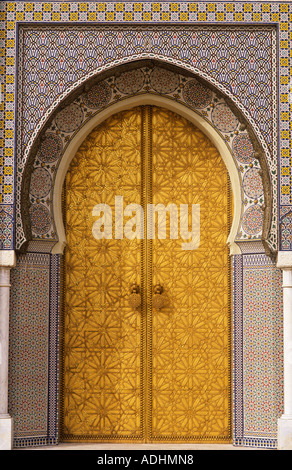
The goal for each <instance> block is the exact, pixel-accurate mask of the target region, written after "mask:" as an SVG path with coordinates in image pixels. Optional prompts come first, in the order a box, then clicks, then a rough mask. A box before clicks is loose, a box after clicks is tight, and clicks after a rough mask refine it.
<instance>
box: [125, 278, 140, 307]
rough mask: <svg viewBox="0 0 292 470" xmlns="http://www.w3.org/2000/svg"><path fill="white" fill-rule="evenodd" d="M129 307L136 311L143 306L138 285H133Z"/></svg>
mask: <svg viewBox="0 0 292 470" xmlns="http://www.w3.org/2000/svg"><path fill="white" fill-rule="evenodd" d="M128 301H129V305H130V306H131V307H132V308H134V309H136V308H138V307H140V305H141V294H140V289H139V286H138V284H133V285H132V286H131V289H130V295H129V299H128Z"/></svg>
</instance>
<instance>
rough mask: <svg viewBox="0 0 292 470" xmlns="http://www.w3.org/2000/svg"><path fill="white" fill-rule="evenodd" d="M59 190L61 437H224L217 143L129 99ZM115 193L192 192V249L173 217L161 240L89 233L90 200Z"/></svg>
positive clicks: (221, 190) (223, 268) (222, 172)
mask: <svg viewBox="0 0 292 470" xmlns="http://www.w3.org/2000/svg"><path fill="white" fill-rule="evenodd" d="M64 193H65V217H66V233H67V242H68V246H67V248H66V253H65V263H64V317H63V329H64V341H63V364H64V370H63V378H62V382H63V389H62V390H63V392H62V394H63V406H62V433H63V437H62V438H63V439H64V440H67V441H68V440H69V441H70V440H76V439H77V440H78V439H79V440H96V441H106V440H107V441H131V440H132V441H148V442H149V441H150V442H151V441H152V442H157V441H185V442H186V441H200V442H202V441H214V440H216V441H225V442H226V441H229V440H230V438H231V410H230V383H231V379H230V293H229V286H230V279H229V277H230V274H229V271H230V269H229V255H228V249H227V246H226V240H227V236H228V233H229V229H230V214H231V207H230V206H231V194H230V187H229V181H228V174H227V170H226V168H225V166H224V163H223V161H222V159H221V157H220V155H219V153H218V151H217V149H216V148H215V147H214V146H213V144H212V143H211V142H210V141H209V140H208V139H207V138H206V137H205V136H204V134H203V133H202V132H201V131H200V130H199V129H197V128H196V127H195V126H193V125H192V124H191V123H189V122H188V121H187V120H185V119H184V118H182V117H180V116H178V115H176V114H175V113H171V112H170V111H166V110H164V109H161V108H156V107H148V106H147V107H145V108H144V107H143V108H134V109H133V110H129V111H124V112H122V113H119V114H117V115H114V116H112V117H110V118H109V119H108V120H107V121H106V122H105V123H103V124H101V125H100V126H98V127H97V128H96V129H94V130H93V131H92V132H91V134H90V135H89V136H88V137H87V138H86V139H85V141H84V142H83V144H82V145H81V146H80V148H79V150H78V152H77V154H76V155H75V157H74V159H73V161H72V163H71V166H70V169H69V171H68V174H67V177H66V183H65V188H64ZM115 195H122V196H123V197H124V206H125V205H127V204H129V203H138V204H141V205H142V206H143V207H144V208H145V205H146V203H153V204H159V203H162V204H165V206H166V205H167V204H168V203H169V202H173V203H175V204H176V205H177V206H178V207H179V205H180V204H188V205H191V204H200V209H201V210H200V215H201V218H200V245H199V248H198V249H196V250H182V246H181V244H182V239H181V238H178V239H170V237H169V225H167V232H166V238H165V239H162V240H161V239H157V238H155V239H153V240H150V239H144V240H138V239H131V240H129V239H126V238H125V237H124V238H123V239H121V240H115V239H114V238H112V239H102V240H96V239H95V238H94V237H93V236H92V225H93V222H94V220H95V219H94V217H93V216H92V208H93V207H94V206H95V205H96V204H97V203H107V204H109V205H110V206H111V207H114V196H115ZM145 213H146V211H145ZM113 222H115V221H114V218H113ZM114 233H115V224H114V223H113V234H114ZM113 236H114V235H113ZM145 238H146V237H145ZM134 283H137V284H138V285H139V286H140V288H141V299H142V304H141V307H140V308H138V309H136V310H134V309H132V308H131V307H130V306H129V304H128V296H129V287H130V286H131V284H134ZM158 283H160V284H161V285H163V288H164V291H165V294H166V295H167V298H168V303H167V305H166V306H165V307H163V308H162V309H160V310H157V309H155V308H154V307H153V306H152V295H153V286H154V285H156V284H158Z"/></svg>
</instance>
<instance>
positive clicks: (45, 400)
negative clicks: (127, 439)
mask: <svg viewBox="0 0 292 470" xmlns="http://www.w3.org/2000/svg"><path fill="white" fill-rule="evenodd" d="M11 285H12V287H11V299H10V304H11V314H10V354H9V413H10V415H11V416H12V417H13V420H14V447H16V448H18V447H24V446H29V445H41V444H42V445H44V444H55V443H56V442H57V437H58V412H57V410H58V403H57V397H58V336H59V331H58V321H59V256H58V255H50V254H48V253H27V254H23V255H20V256H19V257H18V259H17V265H16V267H15V268H13V269H12V270H11Z"/></svg>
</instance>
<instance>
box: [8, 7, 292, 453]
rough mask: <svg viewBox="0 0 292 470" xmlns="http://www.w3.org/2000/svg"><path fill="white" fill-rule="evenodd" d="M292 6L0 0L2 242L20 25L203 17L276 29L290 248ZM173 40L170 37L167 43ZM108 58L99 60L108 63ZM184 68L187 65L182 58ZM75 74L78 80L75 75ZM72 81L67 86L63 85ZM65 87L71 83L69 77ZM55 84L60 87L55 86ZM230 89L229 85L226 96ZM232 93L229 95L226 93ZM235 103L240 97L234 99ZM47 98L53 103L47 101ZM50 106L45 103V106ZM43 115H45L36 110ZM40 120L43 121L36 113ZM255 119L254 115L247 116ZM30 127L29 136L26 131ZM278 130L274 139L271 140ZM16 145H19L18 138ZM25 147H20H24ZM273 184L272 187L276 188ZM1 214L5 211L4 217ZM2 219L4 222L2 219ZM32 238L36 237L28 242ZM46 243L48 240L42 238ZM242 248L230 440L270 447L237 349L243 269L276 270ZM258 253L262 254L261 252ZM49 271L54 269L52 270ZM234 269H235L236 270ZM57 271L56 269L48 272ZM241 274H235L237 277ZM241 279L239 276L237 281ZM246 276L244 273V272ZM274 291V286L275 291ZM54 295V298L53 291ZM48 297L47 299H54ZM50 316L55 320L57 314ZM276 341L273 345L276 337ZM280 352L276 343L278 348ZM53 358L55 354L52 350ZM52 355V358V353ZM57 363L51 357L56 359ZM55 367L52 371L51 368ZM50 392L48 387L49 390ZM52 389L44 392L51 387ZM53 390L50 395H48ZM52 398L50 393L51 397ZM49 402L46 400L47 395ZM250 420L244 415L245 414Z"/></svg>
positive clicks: (275, 156)
mask: <svg viewBox="0 0 292 470" xmlns="http://www.w3.org/2000/svg"><path fill="white" fill-rule="evenodd" d="M291 20H292V5H291V3H288V2H286V3H285V2H277V1H266V2H261V1H255V2H246V1H244V2H241V1H234V2H221V1H217V0H215V1H214V2H200V1H199V2H165V1H161V2H148V1H141V2H139V3H137V2H123V1H121V2H114V1H111V2H78V1H73V2H67V1H63V2H54V1H50V0H49V1H47V2H26V1H18V2H2V3H1V4H0V77H1V90H2V100H1V103H0V144H1V145H0V166H1V170H0V174H1V176H2V179H1V182H0V184H2V187H1V189H2V193H1V201H0V202H1V204H2V206H1V213H0V215H2V216H3V218H5V221H6V222H5V221H4V222H3V223H2V224H1V229H0V233H1V230H2V233H1V237H0V239H1V241H2V249H13V248H15V246H16V245H15V243H14V237H13V230H12V228H13V213H14V208H15V203H16V199H15V196H16V194H15V192H14V187H16V186H17V181H18V175H17V173H15V163H16V148H17V145H16V144H17V143H18V144H19V143H20V142H18V136H17V134H16V133H15V129H16V122H17V120H18V119H19V117H20V114H18V113H22V111H23V110H22V109H21V107H20V108H19V107H18V105H19V103H18V102H17V98H16V80H15V77H16V76H17V74H18V72H19V70H18V71H17V70H16V60H17V54H18V46H17V39H18V31H19V27H20V25H21V24H24V23H31V24H33V25H34V26H36V25H40V24H47V25H52V24H53V25H58V24H59V23H64V22H66V23H68V24H72V25H73V24H74V25H77V26H80V25H93V24H95V25H96V23H98V24H106V25H112V27H113V28H116V27H117V25H121V24H122V25H123V26H124V25H125V24H126V25H128V26H129V28H131V27H133V26H135V25H139V24H140V23H143V26H144V25H145V24H147V25H151V26H153V25H163V26H166V27H167V28H166V29H168V28H170V27H171V26H172V25H176V24H184V25H185V26H193V25H194V24H196V25H197V26H198V25H204V27H205V26H206V23H207V24H211V25H214V26H215V25H216V26H222V25H224V26H225V27H226V28H227V27H228V28H229V27H230V26H234V25H236V26H243V27H253V26H263V27H265V26H266V25H269V26H271V25H273V26H274V27H275V29H276V36H275V37H274V39H273V51H274V55H273V61H272V62H271V63H272V64H273V65H272V67H273V68H274V70H273V73H274V77H276V79H277V80H278V83H277V80H276V81H275V78H274V79H273V80H272V81H271V82H270V89H271V92H272V96H273V98H272V101H271V102H270V103H272V108H271V109H272V117H273V119H272V124H271V127H270V129H271V130H272V131H271V134H270V135H271V137H270V141H269V138H268V135H269V132H270V131H269V130H267V129H264V128H263V129H262V131H263V134H264V135H265V149H266V150H267V152H268V153H269V154H270V156H271V160H270V162H271V163H272V165H273V170H272V171H273V172H274V179H275V181H277V183H278V184H277V185H276V184H275V185H274V188H275V190H276V189H278V188H279V193H278V194H277V197H275V196H276V193H274V194H273V196H274V199H273V200H274V210H275V215H276V217H277V219H278V218H279V220H280V222H281V223H282V224H281V225H280V227H278V222H277V220H276V219H275V223H276V227H274V230H275V231H277V230H278V228H279V234H280V237H281V238H280V240H279V241H277V247H278V248H280V249H282V250H287V249H289V250H291V246H292V244H291V223H290V219H291V210H292V190H291V166H292V159H291V125H290V123H291V105H290V102H289V96H290V93H291V92H292V89H291V88H290V75H291V57H290V51H291V49H292V47H291V46H292V21H291ZM173 46H175V44H174V45H173ZM173 50H175V47H173ZM107 67H108V65H106V66H105V68H107ZM186 68H188V66H187V65H186ZM81 81H82V80H81ZM218 83H219V84H220V80H217V79H216V85H217V84H218ZM70 86H71V88H70ZM70 86H69V88H70V91H73V90H74V89H75V87H76V84H75V86H74V85H72V84H70ZM221 86H222V91H224V93H225V94H226V95H227V96H228V87H227V86H226V84H225V83H224V80H223V81H222V84H221ZM59 91H60V90H59ZM231 94H232V91H231V92H230V96H231ZM232 96H233V95H232ZM64 97H65V96H64V95H63V96H61V94H60V95H59V96H58V97H57V98H56V99H55V103H53V108H54V106H55V105H57V104H58V103H59V102H60V101H61V100H62V98H64ZM239 102H240V100H239ZM51 104H52V103H51ZM241 105H242V109H244V110H245V111H247V112H248V115H249V117H251V116H250V114H251V113H250V111H251V110H250V111H249V110H247V109H246V108H245V104H242V103H241ZM50 112H51V110H50ZM43 116H44V115H43ZM42 119H43V120H42ZM254 119H256V118H255V117H254ZM45 121H46V117H44V118H42V117H40V118H39V120H37V121H34V129H32V130H30V132H32V134H33V133H34V132H35V133H36V134H35V135H34V136H33V138H32V140H33V139H34V138H35V137H36V135H37V134H38V133H39V131H40V130H41V128H42V126H43V125H44V124H45ZM32 134H31V135H30V137H32ZM278 137H279V139H278ZM277 139H278V140H277ZM26 143H27V142H26ZM21 145H22V144H21ZM24 150H25V149H24ZM19 157H20V159H22V158H23V153H22V154H21V155H19ZM276 186H278V188H276ZM7 214H8V216H9V218H7ZM6 223H7V226H6V225H5V224H6ZM33 243H39V242H33ZM46 243H48V242H46ZM245 256H247V255H243V256H242V257H241V256H236V257H235V264H234V270H235V271H234V273H235V276H236V279H235V281H234V293H235V301H234V314H235V323H236V328H235V334H236V338H235V359H234V360H235V362H236V367H235V371H236V374H237V376H236V377H235V382H234V383H235V390H234V392H235V419H236V421H235V441H234V442H235V444H237V445H257V446H262V447H275V446H276V438H275V427H274V429H273V430H272V432H273V433H274V434H270V435H269V436H267V435H262V436H261V437H258V438H256V437H254V436H252V435H249V434H248V433H246V427H245V424H246V423H247V424H250V422H251V421H250V420H249V419H250V418H249V416H247V415H245V414H244V412H243V408H242V407H244V406H245V404H246V401H245V398H246V395H245V392H244V390H243V388H242V381H243V380H245V379H246V375H245V376H244V374H243V349H242V341H243V338H244V329H243V319H244V317H243V312H244V311H243V305H244V300H243V295H242V294H243V290H245V285H244V284H243V279H244V270H246V269H248V270H249V271H252V270H253V269H254V274H255V270H256V269H260V266H262V269H263V270H266V271H267V272H269V273H271V272H273V273H274V272H275V267H274V265H271V264H269V262H268V261H267V260H266V258H265V259H262V260H261V259H255V258H254V259H253V260H251V259H250V262H251V263H252V266H253V267H250V266H249V267H248V265H247V264H244V263H245V261H244V257H245ZM262 256H264V255H262ZM52 272H53V271H52ZM239 273H241V274H239ZM55 275H56V273H55ZM240 276H241V278H240ZM240 279H241V280H240ZM245 279H247V278H245ZM279 292H280V290H279ZM54 299H56V297H54ZM54 299H53V298H51V300H50V303H52V302H56V300H54ZM56 321H57V320H56ZM277 347H280V345H279V344H278V346H277ZM52 351H55V353H56V354H57V352H56V351H57V346H56V343H55V345H52ZM278 351H279V349H278ZM55 357H56V356H55ZM56 360H57V359H56ZM55 364H56V362H55ZM50 370H52V372H51V373H52V376H53V375H54V374H55V373H56V371H57V365H55V366H54V368H53V369H50ZM54 371H55V372H54ZM51 383H53V384H54V385H53V391H54V392H55V388H54V387H57V378H56V376H54V378H53V379H52V382H51ZM53 391H52V392H53ZM50 393H51V392H50ZM51 396H54V397H56V395H51ZM52 400H53V401H54V400H56V398H54V399H52ZM277 402H278V403H280V402H281V397H280V396H278V397H277ZM52 403H53V402H52ZM51 410H54V411H52V415H51V421H50V422H51V423H52V428H51V429H50V433H51V434H48V435H47V436H49V435H50V436H51V437H50V439H51V441H49V440H48V437H47V436H46V437H36V438H32V439H31V442H30V438H25V439H27V440H26V441H25V440H23V441H19V445H28V444H33V445H36V444H45V443H48V442H57V437H56V433H57V427H56V419H57V418H56V416H57V412H56V409H54V406H53V405H52V408H51ZM246 420H249V421H246Z"/></svg>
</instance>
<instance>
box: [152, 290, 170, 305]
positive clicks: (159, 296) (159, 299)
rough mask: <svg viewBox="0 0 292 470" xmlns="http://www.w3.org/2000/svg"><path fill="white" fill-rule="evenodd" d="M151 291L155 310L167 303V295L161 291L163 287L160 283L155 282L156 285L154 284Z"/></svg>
mask: <svg viewBox="0 0 292 470" xmlns="http://www.w3.org/2000/svg"><path fill="white" fill-rule="evenodd" d="M153 292H154V295H153V297H152V306H153V307H154V308H156V309H157V310H160V309H161V308H163V307H165V306H166V305H167V302H168V298H167V295H166V294H164V293H163V287H162V286H161V285H160V284H156V286H154V289H153Z"/></svg>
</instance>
